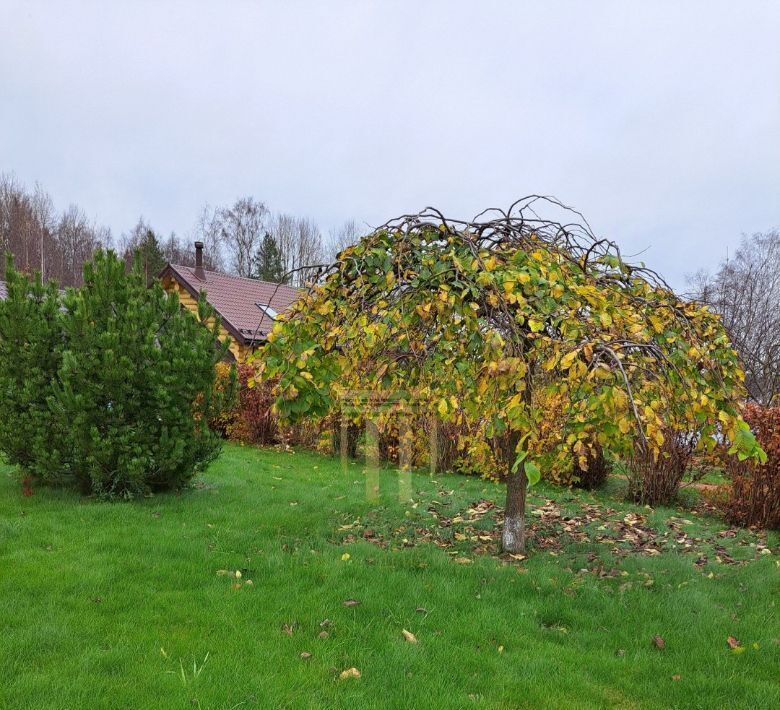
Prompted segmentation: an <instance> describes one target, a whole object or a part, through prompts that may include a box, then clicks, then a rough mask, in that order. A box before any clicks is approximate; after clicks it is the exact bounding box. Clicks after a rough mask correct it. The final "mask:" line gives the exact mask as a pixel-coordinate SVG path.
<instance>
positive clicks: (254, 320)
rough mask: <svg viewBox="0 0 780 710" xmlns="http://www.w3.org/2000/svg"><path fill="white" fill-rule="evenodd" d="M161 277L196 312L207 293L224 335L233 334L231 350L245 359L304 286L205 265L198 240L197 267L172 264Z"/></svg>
mask: <svg viewBox="0 0 780 710" xmlns="http://www.w3.org/2000/svg"><path fill="white" fill-rule="evenodd" d="M160 280H161V281H162V285H163V288H164V289H165V290H166V291H168V292H170V293H178V294H179V300H180V301H181V304H182V305H183V306H184V307H185V308H187V309H189V310H190V311H193V312H194V313H197V311H198V296H199V294H200V292H201V291H203V292H204V293H205V296H206V300H207V301H208V302H209V303H210V304H211V306H213V308H214V310H216V312H217V313H218V314H219V316H220V318H221V321H222V323H221V330H222V335H223V336H224V337H229V338H230V353H231V355H232V357H233V358H235V360H236V361H237V362H244V361H245V360H246V358H247V357H248V356H249V355H250V354H251V353H252V352H253V351H254V350H255V349H256V348H257V347H258V346H259V345H261V344H262V343H263V342H265V339H266V336H267V335H268V333H269V332H270V330H271V328H272V327H273V321H274V319H275V318H276V316H277V315H278V314H279V313H282V312H283V311H285V310H287V308H289V307H290V305H292V303H293V302H294V301H295V300H296V299H297V298H298V296H299V295H300V289H297V288H293V287H291V286H285V285H282V284H275V283H268V282H267V281H260V280H258V279H248V278H243V277H240V276H229V275H227V274H221V273H219V272H217V271H208V270H206V269H204V268H203V243H202V242H195V266H194V267H193V266H179V265H176V264H168V265H167V266H166V267H165V268H164V269H163V270H162V272H161V273H160Z"/></svg>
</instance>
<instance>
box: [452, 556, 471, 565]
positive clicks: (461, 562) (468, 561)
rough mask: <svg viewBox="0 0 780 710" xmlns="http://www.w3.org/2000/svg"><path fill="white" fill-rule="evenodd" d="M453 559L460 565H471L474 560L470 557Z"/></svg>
mask: <svg viewBox="0 0 780 710" xmlns="http://www.w3.org/2000/svg"><path fill="white" fill-rule="evenodd" d="M452 561H453V562H457V563H458V564H459V565H470V564H471V563H472V562H473V561H474V560H472V559H469V558H468V557H455V558H453V560H452Z"/></svg>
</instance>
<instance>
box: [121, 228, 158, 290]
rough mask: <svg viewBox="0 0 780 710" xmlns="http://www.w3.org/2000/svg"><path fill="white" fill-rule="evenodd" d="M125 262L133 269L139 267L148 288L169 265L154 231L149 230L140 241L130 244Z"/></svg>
mask: <svg viewBox="0 0 780 710" xmlns="http://www.w3.org/2000/svg"><path fill="white" fill-rule="evenodd" d="M125 261H126V262H127V263H128V264H131V265H132V266H133V267H134V266H138V267H139V269H140V270H141V273H142V274H143V277H144V281H145V282H146V285H147V286H151V285H152V284H153V283H154V281H155V280H156V279H157V277H158V276H159V274H160V272H161V271H162V270H163V269H164V268H165V265H166V263H167V260H166V258H165V254H164V253H163V250H162V247H161V246H160V241H159V240H158V239H157V235H156V234H155V233H154V230H152V229H147V230H146V231H145V232H144V233H143V236H142V237H141V239H140V240H139V241H136V243H132V242H131V243H130V244H129V246H128V248H127V251H126V252H125Z"/></svg>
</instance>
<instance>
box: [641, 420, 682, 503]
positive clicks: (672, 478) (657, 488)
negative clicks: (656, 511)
mask: <svg viewBox="0 0 780 710" xmlns="http://www.w3.org/2000/svg"><path fill="white" fill-rule="evenodd" d="M696 442H697V439H696V436H695V435H693V434H689V433H687V432H679V431H671V430H667V431H665V432H664V443H663V446H662V447H661V451H660V453H659V454H658V457H657V458H653V455H652V453H649V452H648V451H647V450H646V449H645V448H644V447H642V446H636V447H635V448H634V452H633V454H632V455H631V456H630V458H629V459H628V462H627V463H628V471H627V473H628V497H629V499H630V500H632V501H634V502H636V503H641V504H643V505H644V504H647V505H666V504H669V503H671V502H672V501H673V500H674V499H675V498H676V497H677V491H678V490H679V489H680V483H682V480H683V476H684V475H685V472H686V471H687V470H688V467H689V465H690V463H691V458H692V456H693V452H694V449H695V448H696Z"/></svg>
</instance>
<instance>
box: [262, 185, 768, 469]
mask: <svg viewBox="0 0 780 710" xmlns="http://www.w3.org/2000/svg"><path fill="white" fill-rule="evenodd" d="M542 207H544V208H547V209H549V210H551V211H552V210H554V211H557V212H560V213H562V214H563V215H564V217H568V218H572V217H573V218H574V219H573V221H571V222H567V221H566V220H565V219H562V220H560V221H554V220H545V219H542V218H540V217H539V215H538V212H539V211H540V209H541V208H542ZM269 341H270V342H269V345H268V347H267V348H266V349H265V350H264V351H263V353H262V355H261V356H259V358H258V361H259V369H260V372H261V374H262V376H263V377H273V378H278V385H277V394H278V397H277V400H276V408H277V410H278V412H279V413H280V414H281V415H282V416H284V417H287V418H292V419H294V418H298V417H301V416H311V415H323V414H325V413H327V412H329V411H332V410H334V409H338V408H340V407H341V404H342V401H343V399H344V397H345V396H348V393H349V392H352V391H355V390H360V391H361V392H365V391H366V390H368V391H370V392H373V393H376V395H377V397H386V396H388V395H391V394H392V395H393V402H394V403H395V406H404V405H409V406H411V405H414V406H416V407H418V408H420V407H422V408H423V409H425V410H426V411H429V412H430V413H431V414H435V415H436V416H438V417H439V418H441V419H443V420H457V421H468V422H470V423H472V424H474V423H478V424H479V425H480V431H481V435H480V436H481V437H482V439H483V440H484V441H490V440H491V439H492V440H495V439H496V437H502V436H504V435H506V434H507V433H508V432H516V433H518V434H519V435H520V436H519V437H517V440H518V441H519V444H518V447H517V461H516V465H519V464H520V462H521V461H522V460H523V459H525V458H527V457H528V460H529V461H532V460H536V459H540V458H543V457H553V458H554V457H560V456H564V455H571V453H572V451H573V452H574V453H575V454H576V455H577V456H579V457H580V460H581V461H584V460H585V459H586V455H587V452H588V449H589V447H591V446H593V445H599V446H601V447H603V448H605V449H609V450H611V451H613V452H615V453H617V454H625V453H627V452H628V451H630V450H631V449H632V448H633V447H635V446H640V447H643V448H644V447H647V448H649V449H650V450H651V451H653V452H655V453H657V452H658V451H659V450H660V447H661V446H662V445H663V442H664V431H665V430H667V429H668V428H672V429H674V430H677V431H683V432H689V433H690V435H691V436H695V437H697V439H698V441H699V444H700V445H701V446H704V447H711V446H714V445H715V443H716V439H717V438H723V437H725V438H727V439H728V440H729V441H731V442H732V443H733V444H734V447H735V448H734V453H737V454H739V455H740V456H760V455H761V450H760V448H759V447H758V445H757V444H756V442H755V439H754V437H753V436H752V434H751V433H750V430H749V429H748V427H747V425H745V424H744V422H743V421H742V419H741V417H740V415H739V402H740V401H741V399H742V398H743V396H744V388H743V381H744V374H743V372H742V370H741V368H740V365H739V362H738V360H737V356H736V354H735V352H734V350H733V348H732V346H731V343H730V341H729V338H728V336H727V335H726V333H725V331H724V329H723V327H722V325H721V322H720V320H719V318H718V317H717V316H716V315H715V314H713V313H712V312H711V311H709V310H708V309H707V308H706V307H703V306H701V305H700V304H697V303H694V302H687V301H684V300H682V299H681V298H680V297H678V296H677V295H676V294H675V293H674V292H673V291H672V289H671V288H669V287H668V285H667V284H666V283H665V282H664V281H663V280H662V279H661V278H660V277H659V276H658V275H657V274H655V273H654V272H652V271H650V270H649V269H647V268H645V267H644V265H630V264H627V263H626V262H624V260H623V259H622V257H621V255H620V251H619V249H618V247H617V245H616V244H615V243H613V242H611V241H609V240H606V239H599V238H597V237H595V236H594V235H593V234H592V232H591V230H590V228H589V226H588V225H587V223H586V222H585V220H584V219H583V218H582V217H581V216H580V215H578V214H577V213H573V212H571V211H570V210H567V209H566V208H564V207H563V205H561V204H560V203H558V202H557V201H555V200H552V199H550V198H542V197H538V196H531V197H527V198H524V199H522V200H519V201H518V202H516V203H514V204H513V205H512V206H511V207H510V209H509V210H507V211H502V210H488V211H486V212H483V213H481V214H480V215H478V216H477V217H476V218H475V219H474V220H473V221H470V222H466V221H460V220H453V219H448V218H446V217H445V216H444V215H442V214H441V213H440V212H438V211H437V210H434V209H431V208H428V209H426V210H425V211H423V212H421V213H419V214H415V215H405V216H403V217H400V218H398V219H395V220H393V221H391V222H388V223H387V224H385V225H383V226H382V227H380V228H378V229H376V230H375V231H373V232H372V233H371V234H369V235H367V236H366V237H364V238H363V239H362V240H361V241H360V243H359V244H357V245H355V246H352V247H348V248H347V249H345V250H343V251H342V252H341V253H340V254H339V255H338V258H337V261H335V262H334V263H333V264H331V265H330V266H328V267H327V268H325V269H324V270H323V272H322V273H321V275H320V279H319V281H318V282H317V284H316V285H314V286H313V287H312V288H311V289H310V290H309V291H308V292H307V293H306V294H305V296H304V297H302V298H301V299H300V300H299V301H298V302H297V304H296V305H295V306H294V307H293V309H292V310H291V312H290V313H288V314H287V315H286V316H285V318H284V320H283V321H282V322H280V323H278V324H277V325H276V327H275V328H274V331H273V333H272V334H271V336H270V338H269ZM551 396H555V397H559V398H560V397H563V398H564V399H565V401H566V402H567V407H566V408H565V412H564V416H562V417H560V420H559V421H558V422H556V428H555V432H554V436H552V437H541V436H540V427H541V425H542V424H543V423H544V420H545V414H546V402H547V401H548V399H549V397H551ZM534 467H535V464H534ZM531 470H532V471H535V470H536V469H535V468H531Z"/></svg>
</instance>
